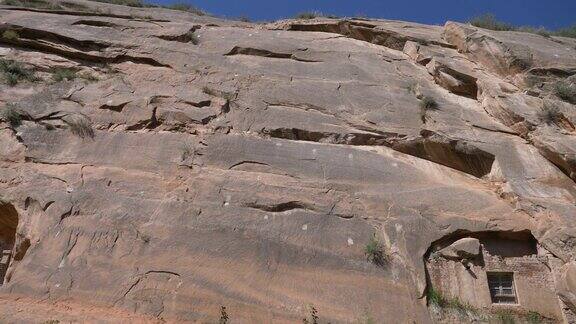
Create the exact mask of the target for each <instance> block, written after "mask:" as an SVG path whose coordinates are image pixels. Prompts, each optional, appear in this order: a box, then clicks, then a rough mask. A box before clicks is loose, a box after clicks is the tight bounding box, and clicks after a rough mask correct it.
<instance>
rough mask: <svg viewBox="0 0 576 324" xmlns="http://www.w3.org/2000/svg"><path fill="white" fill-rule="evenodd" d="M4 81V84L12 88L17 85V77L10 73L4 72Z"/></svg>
mask: <svg viewBox="0 0 576 324" xmlns="http://www.w3.org/2000/svg"><path fill="white" fill-rule="evenodd" d="M4 79H6V84H7V85H9V86H11V87H13V86H15V85H16V84H18V79H19V78H18V75H16V74H14V73H12V72H6V73H4Z"/></svg>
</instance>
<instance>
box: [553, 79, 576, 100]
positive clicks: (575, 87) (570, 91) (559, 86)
mask: <svg viewBox="0 0 576 324" xmlns="http://www.w3.org/2000/svg"><path fill="white" fill-rule="evenodd" d="M554 93H555V94H556V96H558V98H560V99H562V100H564V101H566V102H569V103H571V104H574V105H576V84H570V83H568V82H566V81H560V82H558V83H556V86H555V87H554Z"/></svg>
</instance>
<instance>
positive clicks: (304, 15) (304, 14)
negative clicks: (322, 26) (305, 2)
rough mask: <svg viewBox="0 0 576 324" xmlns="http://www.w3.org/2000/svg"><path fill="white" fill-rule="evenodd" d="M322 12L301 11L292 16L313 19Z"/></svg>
mask: <svg viewBox="0 0 576 324" xmlns="http://www.w3.org/2000/svg"><path fill="white" fill-rule="evenodd" d="M321 16H322V14H320V13H318V12H311V11H310V12H301V13H299V14H297V15H296V16H294V18H296V19H314V18H318V17H321Z"/></svg>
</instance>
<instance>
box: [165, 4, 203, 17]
mask: <svg viewBox="0 0 576 324" xmlns="http://www.w3.org/2000/svg"><path fill="white" fill-rule="evenodd" d="M164 8H167V9H172V10H179V11H186V12H190V13H193V14H195V15H198V16H206V15H207V14H206V12H204V11H203V10H201V9H199V8H197V7H194V6H193V5H190V4H188V3H185V2H180V3H174V4H171V5H168V6H164Z"/></svg>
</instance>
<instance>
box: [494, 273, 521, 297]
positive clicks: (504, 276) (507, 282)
mask: <svg viewBox="0 0 576 324" xmlns="http://www.w3.org/2000/svg"><path fill="white" fill-rule="evenodd" d="M487 275H488V287H489V288H490V297H492V303H493V304H516V303H517V302H518V301H517V298H516V289H515V288H514V273H512V272H488V273H487Z"/></svg>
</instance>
